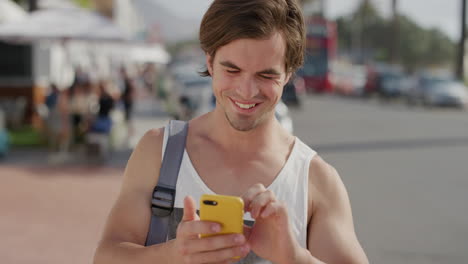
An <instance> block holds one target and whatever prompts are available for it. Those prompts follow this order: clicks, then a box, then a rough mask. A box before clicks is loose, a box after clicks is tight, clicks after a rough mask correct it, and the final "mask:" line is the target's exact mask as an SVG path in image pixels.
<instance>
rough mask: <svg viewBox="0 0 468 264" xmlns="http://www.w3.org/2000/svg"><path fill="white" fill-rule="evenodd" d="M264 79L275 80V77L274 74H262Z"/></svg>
mask: <svg viewBox="0 0 468 264" xmlns="http://www.w3.org/2000/svg"><path fill="white" fill-rule="evenodd" d="M260 76H261V77H262V78H263V79H266V80H273V77H272V76H268V75H260Z"/></svg>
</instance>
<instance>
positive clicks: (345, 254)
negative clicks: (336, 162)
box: [307, 157, 369, 264]
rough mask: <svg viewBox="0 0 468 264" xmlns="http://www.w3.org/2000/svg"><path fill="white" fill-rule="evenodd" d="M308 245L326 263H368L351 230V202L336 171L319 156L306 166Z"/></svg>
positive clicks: (314, 254)
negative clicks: (307, 180)
mask: <svg viewBox="0 0 468 264" xmlns="http://www.w3.org/2000/svg"><path fill="white" fill-rule="evenodd" d="M309 198H310V201H311V203H309V204H310V206H309V210H311V212H312V217H311V219H309V224H308V239H307V240H308V242H307V246H308V249H309V251H310V253H311V254H312V255H313V256H315V257H316V258H318V259H320V260H321V261H324V262H325V263H330V264H331V263H340V264H346V263H350V264H351V263H353V264H354V263H356V264H358V263H369V261H368V260H367V257H366V254H365V253H364V250H363V249H362V247H361V245H360V243H359V241H358V239H357V237H356V233H355V231H354V224H353V217H352V213H351V205H350V201H349V198H348V194H347V191H346V188H345V186H344V184H343V182H342V181H341V178H340V176H339V175H338V172H337V171H336V170H335V169H334V168H333V167H332V166H330V165H329V164H327V163H326V162H325V161H323V160H322V159H321V158H320V157H316V158H314V159H313V160H312V161H311V164H310V169H309Z"/></svg>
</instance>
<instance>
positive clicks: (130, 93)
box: [120, 67, 136, 137]
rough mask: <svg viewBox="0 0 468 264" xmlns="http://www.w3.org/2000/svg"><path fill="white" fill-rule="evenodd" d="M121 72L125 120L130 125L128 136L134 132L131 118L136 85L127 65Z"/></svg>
mask: <svg viewBox="0 0 468 264" xmlns="http://www.w3.org/2000/svg"><path fill="white" fill-rule="evenodd" d="M120 72H121V77H122V80H123V91H122V95H121V99H122V102H123V105H124V111H125V121H126V123H127V127H128V136H129V137H130V136H131V135H132V134H133V126H132V122H131V119H132V112H133V103H134V100H135V97H136V86H135V82H134V80H133V79H132V78H131V77H130V75H129V74H128V72H127V69H125V67H122V68H121V71H120Z"/></svg>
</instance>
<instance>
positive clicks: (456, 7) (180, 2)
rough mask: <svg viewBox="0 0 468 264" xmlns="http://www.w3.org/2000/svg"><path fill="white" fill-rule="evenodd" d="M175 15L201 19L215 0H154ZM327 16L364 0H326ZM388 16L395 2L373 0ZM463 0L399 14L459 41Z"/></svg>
mask: <svg viewBox="0 0 468 264" xmlns="http://www.w3.org/2000/svg"><path fill="white" fill-rule="evenodd" d="M154 1H156V2H158V3H160V4H161V5H163V6H165V7H166V8H168V9H169V10H171V11H172V12H174V14H176V15H179V16H183V17H186V18H194V19H200V20H201V17H202V16H203V13H204V12H205V11H206V9H207V8H208V6H209V4H210V3H211V2H212V0H154ZM325 1H326V16H327V17H329V18H336V17H338V16H341V15H346V14H349V13H351V12H352V11H353V10H354V9H355V8H356V6H357V4H358V3H359V2H360V0H325ZM371 1H372V2H374V3H375V4H376V6H377V7H378V8H379V10H381V11H382V14H384V15H386V16H388V15H389V14H390V9H391V0H371ZM460 8H461V1H460V0H399V6H398V10H399V12H401V13H403V14H405V15H408V16H409V17H411V18H412V19H413V20H415V21H416V22H417V23H418V24H420V25H421V26H423V27H425V28H432V27H436V28H438V29H440V30H442V31H443V32H445V33H446V34H447V35H448V36H449V37H450V38H451V39H452V40H457V39H459V35H460V33H459V31H460V26H459V20H460Z"/></svg>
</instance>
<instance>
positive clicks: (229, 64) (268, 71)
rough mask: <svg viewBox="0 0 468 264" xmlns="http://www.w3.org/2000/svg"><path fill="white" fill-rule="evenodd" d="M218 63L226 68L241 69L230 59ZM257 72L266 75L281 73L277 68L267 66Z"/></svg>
mask: <svg viewBox="0 0 468 264" xmlns="http://www.w3.org/2000/svg"><path fill="white" fill-rule="evenodd" d="M219 64H221V65H223V66H225V67H228V68H232V69H236V70H239V71H240V70H241V68H239V67H238V66H236V65H235V64H234V63H232V62H230V61H221V62H220V63H219ZM257 74H267V75H278V76H279V75H281V73H279V72H278V71H277V70H275V69H273V68H269V69H265V70H263V71H259V72H257Z"/></svg>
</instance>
